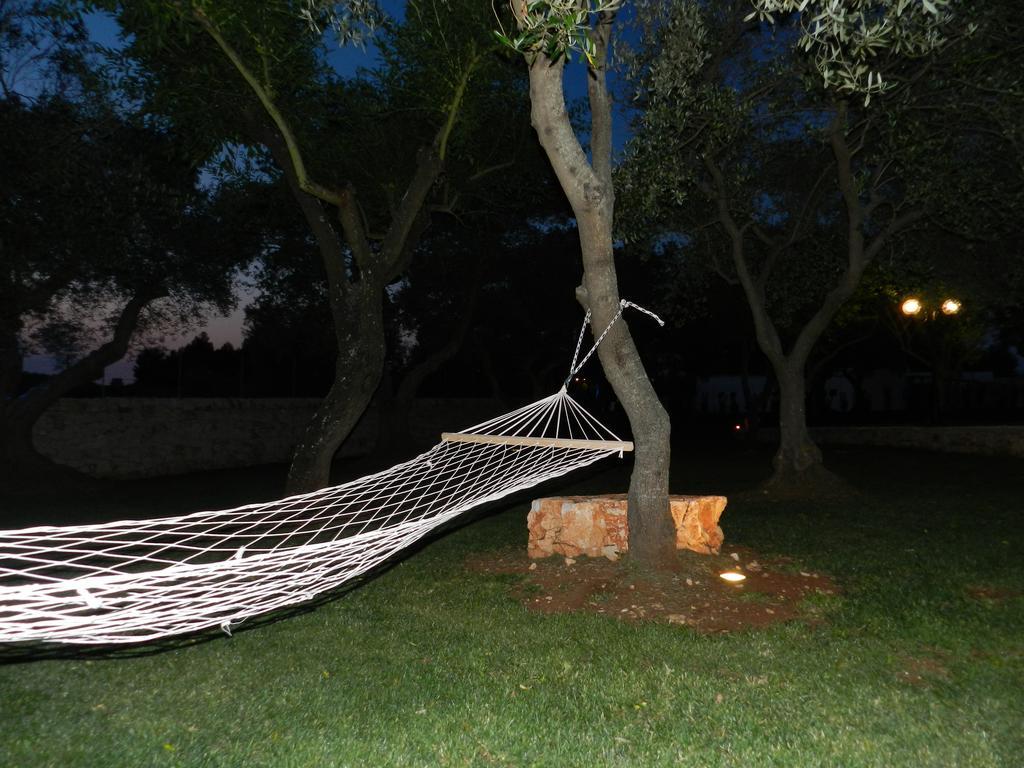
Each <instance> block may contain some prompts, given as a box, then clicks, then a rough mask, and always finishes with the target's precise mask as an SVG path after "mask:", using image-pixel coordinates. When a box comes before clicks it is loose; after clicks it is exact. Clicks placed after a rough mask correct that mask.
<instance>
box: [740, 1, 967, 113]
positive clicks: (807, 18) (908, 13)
mask: <svg viewBox="0 0 1024 768" xmlns="http://www.w3.org/2000/svg"><path fill="white" fill-rule="evenodd" d="M753 5H754V10H753V11H752V12H751V13H750V15H749V16H747V19H753V18H757V19H759V20H761V21H767V22H769V23H773V24H774V23H775V19H776V17H779V16H785V15H788V14H797V24H798V25H799V39H798V41H797V43H796V45H797V47H798V48H799V49H800V50H802V51H804V52H805V53H806V54H807V55H808V56H809V58H810V59H811V61H812V62H813V67H814V69H815V70H816V72H817V74H818V75H819V76H820V77H821V83H822V86H823V87H824V88H825V89H827V90H831V91H833V92H835V93H837V94H841V95H850V96H854V95H863V96H864V104H865V105H867V104H869V103H870V102H871V96H872V95H873V94H882V93H886V92H889V91H892V90H893V89H895V88H898V87H899V85H900V83H901V78H900V76H899V74H897V72H896V71H894V69H899V67H898V66H897V67H896V68H894V67H893V64H894V63H896V64H897V65H898V64H899V62H901V61H903V60H907V59H923V58H924V57H926V56H928V55H929V54H931V53H933V52H935V51H937V50H939V49H940V48H942V47H943V46H945V45H946V44H947V43H948V42H949V41H950V39H951V38H950V31H951V29H952V28H954V21H957V13H956V12H955V11H954V7H955V6H962V5H963V3H962V2H958V0H753ZM975 29H976V25H975V24H974V23H967V24H966V25H964V26H963V30H962V33H966V34H972V33H973V32H974V31H975Z"/></svg>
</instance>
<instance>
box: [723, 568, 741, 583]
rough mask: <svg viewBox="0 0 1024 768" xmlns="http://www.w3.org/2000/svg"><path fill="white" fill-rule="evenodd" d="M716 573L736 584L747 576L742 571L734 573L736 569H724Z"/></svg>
mask: <svg viewBox="0 0 1024 768" xmlns="http://www.w3.org/2000/svg"><path fill="white" fill-rule="evenodd" d="M718 575H719V576H720V577H721V578H723V579H725V580H726V581H731V582H733V583H734V584H738V583H739V582H741V581H744V580H745V579H746V578H747V577H746V576H744V575H743V574H742V573H736V571H726V572H725V573H720V574H718Z"/></svg>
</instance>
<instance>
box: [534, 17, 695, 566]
mask: <svg viewBox="0 0 1024 768" xmlns="http://www.w3.org/2000/svg"><path fill="white" fill-rule="evenodd" d="M612 18H613V17H612V16H611V15H609V14H600V15H599V17H598V21H597V23H596V26H595V28H594V30H593V34H592V39H593V40H594V43H595V48H596V54H595V56H594V58H593V64H592V66H591V68H590V70H589V72H588V75H589V76H588V79H587V81H588V95H589V99H590V110H591V131H590V149H591V155H592V161H588V159H587V156H586V153H585V152H584V151H583V148H582V146H581V145H580V143H579V139H578V138H577V136H576V134H575V131H574V130H573V127H572V125H571V123H570V121H569V114H568V111H567V110H566V107H565V92H564V89H563V84H562V74H563V69H564V59H559V60H558V61H552V60H551V59H549V58H547V57H546V56H544V55H543V54H540V53H538V54H536V55H535V56H534V57H533V59H532V61H531V62H530V69H529V72H530V102H531V120H532V122H533V127H534V128H535V129H536V131H537V137H538V139H539V140H540V144H541V146H542V147H543V149H544V151H545V153H546V154H547V157H548V159H549V160H550V162H551V165H552V168H553V169H554V171H555V175H556V176H557V177H558V181H559V183H560V184H561V187H562V189H563V190H564V191H565V194H566V197H567V198H568V200H569V204H570V205H571V206H572V210H573V213H574V214H575V216H576V223H577V226H578V228H579V233H580V250H581V253H582V257H583V270H584V272H583V285H582V286H581V287H580V289H578V291H577V295H578V297H579V299H580V301H581V302H582V303H583V304H584V305H585V306H586V307H587V308H589V309H590V312H591V329H592V330H593V332H594V335H595V338H596V337H597V336H598V335H600V334H601V333H602V332H603V331H604V329H605V328H606V327H607V326H608V324H609V323H610V322H611V321H612V319H613V318H614V317H615V315H616V313H617V312H618V311H619V308H620V307H619V289H618V280H617V277H616V273H615V260H614V251H613V239H612V222H613V214H614V206H615V195H614V191H613V187H612V174H611V150H612V121H611V101H610V97H609V94H608V91H607V87H606V85H605V73H604V66H605V64H604V62H605V56H606V53H607V45H608V40H609V37H610V34H611V24H612ZM598 358H599V359H600V361H601V366H602V367H603V368H604V372H605V376H607V378H608V382H609V383H610V384H611V386H612V389H613V390H614V392H615V395H616V396H617V397H618V399H619V402H620V403H622V407H623V410H625V412H626V415H627V417H628V418H629V424H630V428H631V429H632V431H633V441H634V443H635V455H634V465H633V474H632V476H631V478H630V483H629V492H628V510H627V519H628V524H629V555H630V559H631V560H632V561H634V562H636V563H638V564H639V565H641V566H643V567H646V568H662V567H667V566H669V565H670V564H671V563H672V562H674V559H675V535H674V529H673V523H672V515H671V510H670V507H669V499H668V488H669V482H668V481H669V459H670V444H669V440H670V433H671V427H670V424H669V418H668V413H667V412H666V411H665V409H664V408H663V407H662V405H661V402H660V401H659V400H658V396H657V394H656V393H655V391H654V388H653V387H652V386H651V382H650V380H649V379H648V378H647V372H646V371H645V370H644V366H643V362H642V361H641V360H640V354H639V353H638V351H637V349H636V345H635V344H634V343H633V337H632V336H631V335H630V333H629V327H628V325H627V322H626V321H625V320H624V319H620V320H619V321H618V322H617V323H615V325H614V326H613V327H612V329H611V331H610V332H609V334H608V335H607V336H606V337H605V340H604V342H603V343H602V344H601V346H600V347H598Z"/></svg>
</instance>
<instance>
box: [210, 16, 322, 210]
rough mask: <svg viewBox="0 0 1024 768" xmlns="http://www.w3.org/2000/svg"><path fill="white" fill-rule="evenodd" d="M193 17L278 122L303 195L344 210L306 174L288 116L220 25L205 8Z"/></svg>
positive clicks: (271, 117)
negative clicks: (228, 39)
mask: <svg viewBox="0 0 1024 768" xmlns="http://www.w3.org/2000/svg"><path fill="white" fill-rule="evenodd" d="M192 15H193V17H194V18H195V19H196V21H197V22H199V25H200V26H201V27H202V28H203V29H204V30H205V31H206V33H207V34H208V35H209V36H210V37H211V38H212V39H213V41H214V42H215V43H216V44H217V46H218V47H219V48H220V49H221V51H222V52H223V53H224V55H225V56H227V58H228V60H229V61H230V62H231V64H232V65H233V66H234V67H235V69H236V70H237V71H238V74H240V75H241V76H242V78H243V79H244V80H245V82H246V83H247V84H248V85H249V88H251V89H252V92H253V93H254V94H256V98H258V99H259V100H260V104H262V105H263V108H264V109H265V110H266V111H267V114H268V115H269V116H270V119H271V120H273V121H274V125H276V126H277V129H278V131H280V133H281V138H282V139H283V140H284V142H285V145H286V147H287V149H288V157H289V158H290V160H291V165H292V167H293V168H294V169H295V177H296V179H297V180H298V183H299V188H300V189H302V191H303V192H308V193H309V194H311V195H314V196H316V197H318V198H320V199H321V200H323V201H324V202H327V203H331V204H332V205H337V206H339V207H340V206H341V205H342V201H341V197H342V195H341V194H339V193H338V192H336V191H334V190H331V189H328V188H327V187H325V186H323V185H322V184H318V183H317V182H315V181H313V180H312V179H311V178H310V177H309V174H308V173H307V171H306V164H305V162H304V160H303V158H302V150H301V149H300V148H299V143H298V141H297V140H296V138H295V133H294V132H293V131H292V128H291V125H290V124H289V123H288V120H287V119H286V118H285V116H284V114H283V113H282V112H281V110H280V109H279V108H278V106H277V104H276V103H275V102H274V99H273V97H272V95H271V93H270V91H269V90H268V89H267V88H266V87H264V85H263V84H262V83H261V82H260V81H259V79H258V78H257V77H256V75H255V74H253V72H252V70H251V69H249V67H248V66H246V63H245V62H244V61H242V57H241V56H240V55H239V53H238V51H236V50H235V49H234V47H232V45H231V44H230V43H229V42H228V41H227V39H225V37H224V35H223V34H221V31H220V29H219V28H218V27H217V25H216V24H214V23H213V21H212V20H211V19H210V17H209V16H207V15H206V14H205V13H204V12H203V10H202V9H201V8H193V9H192Z"/></svg>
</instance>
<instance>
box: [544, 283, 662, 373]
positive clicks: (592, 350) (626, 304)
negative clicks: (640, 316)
mask: <svg viewBox="0 0 1024 768" xmlns="http://www.w3.org/2000/svg"><path fill="white" fill-rule="evenodd" d="M627 307H632V308H633V309H637V310H640V311H641V312H643V313H644V314H645V315H648V316H650V317H652V318H654V319H655V320H656V321H657V322H658V325H660V326H662V327H664V326H665V321H664V320H662V319H661V318H660V317H658V316H657V315H656V314H654V313H653V312H651V311H650V310H649V309H645V308H644V307H641V306H640V305H639V304H634V303H633V302H632V301H627V300H626V299H621V300H620V301H619V309H618V311H617V312H616V313H615V314H614V315H613V316H612V319H611V320H609V321H608V325H606V326H605V329H604V330H603V331H601V335H600V336H598V337H597V339H595V341H594V345H593V346H592V347H591V348H590V350H589V351H588V352H587V354H586V355H584V356H583V359H582V360H580V362H579V364H578V365H577V364H576V359H577V358H578V357H579V353H580V347H581V346H582V344H583V336H584V334H585V333H586V331H587V327H588V325H589V323H590V310H589V309H588V310H587V314H586V316H585V317H584V319H583V327H582V328H581V329H580V337H579V339H578V340H577V342H576V352H575V353H574V354H573V357H572V365H571V366H569V375H568V376H567V377H566V379H565V384H564V385H563V387H568V386H569V383H570V382H571V381H572V377H573V376H575V375H576V374H577V373H579V372H580V370H581V369H582V368H583V366H584V365H586V364H587V361H588V360H589V359H590V357H591V355H593V354H594V353H595V352H596V351H597V348H598V347H599V346H600V345H601V342H602V341H604V337H605V336H607V335H608V332H609V331H610V330H611V329H612V326H613V325H615V323H616V322H618V320H619V318H620V317H622V312H623V311H624V310H625V309H626V308H627Z"/></svg>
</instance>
